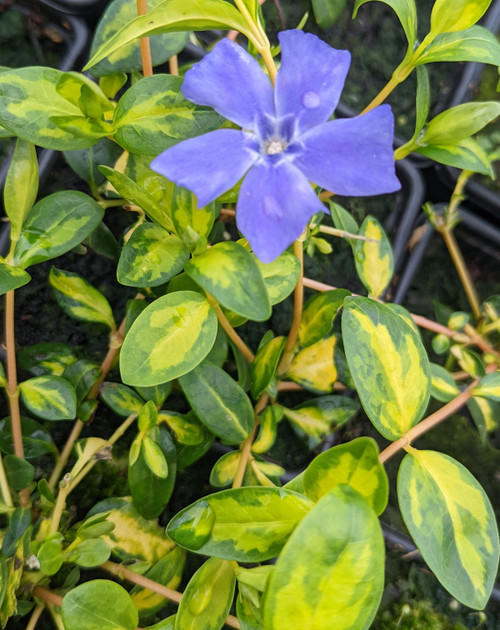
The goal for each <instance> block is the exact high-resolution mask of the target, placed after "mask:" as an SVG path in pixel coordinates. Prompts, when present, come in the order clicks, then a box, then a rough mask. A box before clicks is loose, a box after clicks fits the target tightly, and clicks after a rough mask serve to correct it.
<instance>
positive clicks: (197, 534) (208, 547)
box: [166, 487, 313, 562]
mask: <svg viewBox="0 0 500 630" xmlns="http://www.w3.org/2000/svg"><path fill="white" fill-rule="evenodd" d="M312 505H313V503H312V501H311V500H310V499H308V498H307V497H305V496H303V495H300V494H297V493H295V492H290V491H287V490H283V489H282V488H260V487H248V488H236V489H232V490H222V491H221V492H216V493H214V494H210V495H208V496H207V497H205V498H204V499H200V500H198V501H196V502H195V503H193V504H192V505H190V506H188V507H187V508H185V509H184V510H182V511H181V512H179V513H178V514H177V515H176V516H174V518H173V519H172V520H171V521H170V523H169V524H168V525H167V530H166V531H167V535H168V536H169V537H170V538H171V539H172V540H173V541H174V542H176V543H177V544H178V545H181V547H186V548H187V549H189V550H190V551H194V552H196V553H200V554H203V555H210V556H215V557H218V558H225V559H226V560H236V561H238V562H262V561H264V560H269V559H270V558H274V557H275V556H277V555H278V553H279V551H280V549H281V548H282V547H283V545H284V543H285V541H286V540H287V538H288V537H289V535H290V533H291V532H292V531H293V530H294V529H295V527H296V526H297V523H298V522H299V521H300V520H301V519H302V518H303V517H304V516H305V515H306V514H307V512H308V511H309V509H310V508H311V506H312ZM262 532H265V536H263V535H262Z"/></svg>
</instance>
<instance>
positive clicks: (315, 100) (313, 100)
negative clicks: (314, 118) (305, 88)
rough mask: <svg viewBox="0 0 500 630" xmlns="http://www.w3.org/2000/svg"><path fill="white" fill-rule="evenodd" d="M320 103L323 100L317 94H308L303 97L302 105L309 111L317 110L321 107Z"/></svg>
mask: <svg viewBox="0 0 500 630" xmlns="http://www.w3.org/2000/svg"><path fill="white" fill-rule="evenodd" d="M320 103H321V99H320V97H319V94H316V92H306V93H305V94H303V96H302V105H304V107H307V109H316V107H319V104H320Z"/></svg>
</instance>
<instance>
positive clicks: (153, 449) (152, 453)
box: [141, 435, 168, 479]
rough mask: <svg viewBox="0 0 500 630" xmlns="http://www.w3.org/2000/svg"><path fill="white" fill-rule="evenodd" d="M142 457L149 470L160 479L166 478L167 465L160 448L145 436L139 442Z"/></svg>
mask: <svg viewBox="0 0 500 630" xmlns="http://www.w3.org/2000/svg"><path fill="white" fill-rule="evenodd" d="M141 449H142V451H141V452H142V455H143V457H144V461H145V463H146V465H147V467H148V468H149V470H150V471H151V472H152V473H153V475H155V477H160V478H161V479H166V478H167V477H168V464H167V460H166V459H165V456H164V455H163V451H162V450H161V448H160V447H159V446H158V445H157V444H156V443H155V442H153V440H151V439H150V438H148V436H147V435H146V436H145V437H144V438H143V440H142V441H141Z"/></svg>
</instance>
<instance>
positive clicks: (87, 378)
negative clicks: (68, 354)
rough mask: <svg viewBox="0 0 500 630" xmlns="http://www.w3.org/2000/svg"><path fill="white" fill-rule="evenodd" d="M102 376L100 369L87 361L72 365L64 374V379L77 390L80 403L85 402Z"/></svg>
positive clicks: (79, 361)
mask: <svg viewBox="0 0 500 630" xmlns="http://www.w3.org/2000/svg"><path fill="white" fill-rule="evenodd" d="M100 375H101V369H100V367H99V366H98V365H97V364H96V363H93V362H92V361H88V360H87V359H80V360H78V361H75V362H74V363H71V364H70V365H68V367H67V368H66V369H65V370H64V372H63V376H64V378H65V379H66V380H68V381H69V382H70V383H71V384H72V385H73V387H74V388H75V391H76V399H77V401H78V403H81V402H83V400H84V399H85V398H86V396H87V394H88V393H89V392H90V390H91V389H92V387H93V386H94V384H95V382H96V381H97V379H98V378H99V376H100Z"/></svg>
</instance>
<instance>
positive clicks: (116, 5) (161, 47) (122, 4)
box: [90, 0, 188, 96]
mask: <svg viewBox="0 0 500 630" xmlns="http://www.w3.org/2000/svg"><path fill="white" fill-rule="evenodd" d="M161 2H162V0H149V2H148V9H149V10H150V11H151V10H152V9H153V8H155V7H156V6H158V5H159V4H160V3H161ZM135 17H137V8H136V7H135V6H134V5H133V4H131V3H130V2H129V0H114V2H110V3H109V4H108V5H107V7H106V10H105V11H104V13H103V14H102V16H101V19H100V20H99V24H98V25H97V29H96V31H95V34H94V38H93V40H92V48H91V50H90V56H93V55H94V54H95V53H96V51H97V50H99V48H100V47H101V46H103V45H104V44H105V43H106V42H107V41H108V40H109V39H110V38H111V37H113V35H115V33H117V32H118V31H119V30H120V29H121V28H123V27H124V26H126V25H127V24H128V23H129V22H130V21H132V20H133V19H134V18H135ZM187 35H188V34H187V33H169V34H166V35H159V36H155V37H153V38H151V39H150V47H151V58H152V64H153V67H154V66H158V65H160V64H163V63H165V62H166V61H167V60H168V59H170V57H172V55H176V54H177V53H178V52H180V51H181V50H182V48H184V45H185V43H186V39H187ZM133 70H142V61H141V53H140V49H139V40H135V41H132V42H130V43H129V44H128V45H126V46H123V47H121V48H120V49H119V50H117V51H116V52H115V53H114V54H112V55H110V56H109V57H108V59H104V60H103V61H101V62H100V63H98V64H97V65H96V66H94V67H93V68H92V74H93V75H94V76H95V77H103V76H104V77H108V76H110V75H114V74H118V73H122V72H125V73H129V72H132V71H133ZM113 96H114V94H113Z"/></svg>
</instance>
